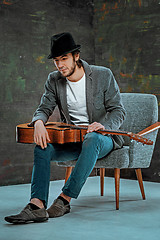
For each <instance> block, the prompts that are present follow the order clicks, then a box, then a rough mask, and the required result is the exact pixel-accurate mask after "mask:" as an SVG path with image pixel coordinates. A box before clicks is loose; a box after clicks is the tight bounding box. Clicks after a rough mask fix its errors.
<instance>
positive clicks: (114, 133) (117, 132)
mask: <svg viewBox="0 0 160 240" xmlns="http://www.w3.org/2000/svg"><path fill="white" fill-rule="evenodd" d="M71 128H74V129H82V130H87V127H81V126H73V127H71ZM96 132H98V133H102V134H103V133H104V134H112V135H123V136H128V135H130V134H131V133H130V132H126V131H115V130H107V129H104V130H98V131H96Z"/></svg>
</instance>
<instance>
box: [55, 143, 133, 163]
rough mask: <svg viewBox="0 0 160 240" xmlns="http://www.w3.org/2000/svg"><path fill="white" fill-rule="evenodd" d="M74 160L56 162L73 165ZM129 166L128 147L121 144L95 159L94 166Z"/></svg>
mask: <svg viewBox="0 0 160 240" xmlns="http://www.w3.org/2000/svg"><path fill="white" fill-rule="evenodd" d="M75 164H76V160H73V161H66V162H57V165H58V166H62V167H74V166H75ZM128 166H129V147H128V146H123V148H121V149H117V150H114V151H112V152H111V153H110V154H108V155H107V156H106V157H103V158H101V159H98V160H97V163H96V165H95V168H128Z"/></svg>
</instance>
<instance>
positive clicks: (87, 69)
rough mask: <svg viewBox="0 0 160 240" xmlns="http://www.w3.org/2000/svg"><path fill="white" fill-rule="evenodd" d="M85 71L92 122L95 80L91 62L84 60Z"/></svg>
mask: <svg viewBox="0 0 160 240" xmlns="http://www.w3.org/2000/svg"><path fill="white" fill-rule="evenodd" d="M81 61H82V63H83V67H84V71H85V74H86V102H87V111H88V116H89V122H90V123H91V122H92V108H93V81H92V77H91V74H92V70H91V68H90V66H89V64H88V63H87V62H85V61H83V60H81Z"/></svg>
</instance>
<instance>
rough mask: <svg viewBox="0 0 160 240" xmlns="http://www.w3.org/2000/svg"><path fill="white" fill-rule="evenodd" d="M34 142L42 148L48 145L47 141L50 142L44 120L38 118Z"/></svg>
mask: <svg viewBox="0 0 160 240" xmlns="http://www.w3.org/2000/svg"><path fill="white" fill-rule="evenodd" d="M34 142H35V143H36V144H37V145H40V146H41V148H42V149H44V148H46V147H47V142H50V139H49V135H48V132H47V130H46V128H45V126H44V123H43V121H42V120H37V121H36V122H35V124H34Z"/></svg>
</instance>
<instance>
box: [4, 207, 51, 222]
mask: <svg viewBox="0 0 160 240" xmlns="http://www.w3.org/2000/svg"><path fill="white" fill-rule="evenodd" d="M48 217H49V215H48V213H47V211H46V209H45V208H40V209H37V210H32V208H31V206H30V205H29V204H28V205H27V206H26V207H25V208H24V209H23V210H22V211H21V212H20V213H19V214H17V215H11V216H7V217H5V221H7V222H9V223H15V224H18V223H28V222H44V221H47V220H48Z"/></svg>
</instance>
